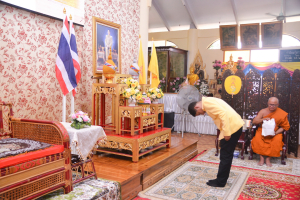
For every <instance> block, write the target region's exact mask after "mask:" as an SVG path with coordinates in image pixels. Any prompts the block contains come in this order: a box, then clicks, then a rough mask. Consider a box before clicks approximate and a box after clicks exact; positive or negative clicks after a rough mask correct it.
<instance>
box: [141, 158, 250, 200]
mask: <svg viewBox="0 0 300 200" xmlns="http://www.w3.org/2000/svg"><path fill="white" fill-rule="evenodd" d="M217 171H218V166H217V165H212V164H211V163H205V162H201V163H197V162H194V163H192V162H188V163H186V164H184V165H183V166H181V167H180V168H178V169H177V170H175V171H174V172H172V173H171V174H169V175H168V176H167V177H165V178H164V179H162V180H161V181H159V182H158V183H156V184H155V185H153V186H152V187H150V188H148V189H146V190H145V191H142V192H140V193H139V195H138V196H139V197H138V198H140V199H180V200H196V199H205V200H213V199H216V200H222V199H224V200H231V199H236V198H237V197H238V196H239V195H240V192H241V190H242V188H243V186H244V184H245V183H246V181H247V178H248V174H249V173H248V172H243V171H239V170H231V172H230V175H229V179H228V184H227V185H226V186H225V187H224V188H213V187H209V186H208V185H206V182H207V181H208V180H210V179H215V178H216V174H217ZM138 198H136V199H138Z"/></svg>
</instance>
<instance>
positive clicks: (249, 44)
mask: <svg viewBox="0 0 300 200" xmlns="http://www.w3.org/2000/svg"><path fill="white" fill-rule="evenodd" d="M240 36H241V44H242V49H257V48H259V23H257V24H241V25H240Z"/></svg>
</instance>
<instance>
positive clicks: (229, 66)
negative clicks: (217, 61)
mask: <svg viewBox="0 0 300 200" xmlns="http://www.w3.org/2000/svg"><path fill="white" fill-rule="evenodd" d="M229 58H230V59H229V61H228V62H227V65H226V67H224V68H223V72H222V74H223V73H224V72H225V71H226V70H227V69H230V70H231V71H232V72H233V73H234V74H235V72H236V71H237V68H236V64H235V63H234V61H233V60H232V59H233V56H232V54H231V55H230V57H229Z"/></svg>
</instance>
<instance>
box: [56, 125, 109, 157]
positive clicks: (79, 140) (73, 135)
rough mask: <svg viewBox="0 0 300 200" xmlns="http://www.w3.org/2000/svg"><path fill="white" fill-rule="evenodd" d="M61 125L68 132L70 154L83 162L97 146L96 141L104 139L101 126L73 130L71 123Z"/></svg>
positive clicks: (104, 135)
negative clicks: (77, 156) (75, 155)
mask: <svg viewBox="0 0 300 200" xmlns="http://www.w3.org/2000/svg"><path fill="white" fill-rule="evenodd" d="M61 124H62V125H63V126H64V127H65V128H66V129H67V131H68V134H69V138H70V146H71V153H72V154H77V155H79V156H80V157H81V159H83V160H86V158H87V156H88V155H89V154H90V152H91V151H92V150H93V148H94V147H95V146H96V145H97V141H99V140H101V139H104V138H105V137H106V134H105V132H104V130H103V128H102V127H101V126H91V127H87V128H82V129H75V128H72V127H71V123H66V122H61Z"/></svg>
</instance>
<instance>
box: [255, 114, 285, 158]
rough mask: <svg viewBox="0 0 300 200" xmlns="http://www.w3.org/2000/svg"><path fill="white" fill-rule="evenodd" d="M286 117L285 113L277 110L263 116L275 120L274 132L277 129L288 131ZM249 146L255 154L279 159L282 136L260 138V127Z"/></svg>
mask: <svg viewBox="0 0 300 200" xmlns="http://www.w3.org/2000/svg"><path fill="white" fill-rule="evenodd" d="M287 116H288V113H287V112H285V111H283V110H282V109H280V108H277V109H276V110H275V111H274V112H272V113H270V114H268V115H266V116H264V118H274V119H275V123H276V125H275V131H277V129H279V128H283V129H284V130H286V131H287V130H289V129H290V124H289V121H288V118H287ZM251 144H252V149H253V151H254V152H255V153H257V154H260V155H263V156H269V157H279V156H280V151H281V150H282V146H283V141H282V134H281V133H280V134H277V135H275V136H266V137H264V136H262V126H259V127H258V129H257V130H256V133H255V136H254V138H253V139H252V142H251Z"/></svg>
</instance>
